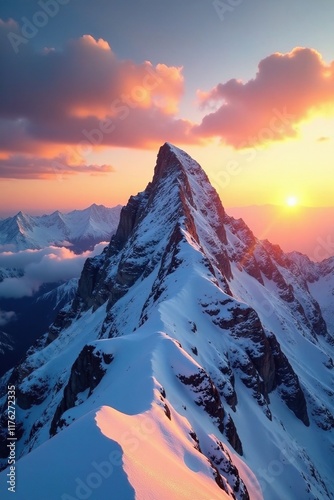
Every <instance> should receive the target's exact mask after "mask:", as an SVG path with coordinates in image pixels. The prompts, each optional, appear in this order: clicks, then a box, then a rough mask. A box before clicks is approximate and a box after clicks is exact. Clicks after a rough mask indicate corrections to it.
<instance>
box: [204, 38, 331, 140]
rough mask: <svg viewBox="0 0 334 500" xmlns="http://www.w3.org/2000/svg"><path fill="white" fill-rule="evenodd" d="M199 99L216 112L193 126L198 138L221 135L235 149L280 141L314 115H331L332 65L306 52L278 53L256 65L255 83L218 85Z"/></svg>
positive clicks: (229, 82)
mask: <svg viewBox="0 0 334 500" xmlns="http://www.w3.org/2000/svg"><path fill="white" fill-rule="evenodd" d="M198 98H199V102H200V105H201V107H202V108H203V107H206V106H208V107H209V108H210V107H211V109H212V107H214V108H215V109H214V110H213V111H212V112H210V113H209V114H207V115H206V116H205V117H204V118H203V120H202V123H201V124H200V125H199V126H197V127H195V128H194V133H195V134H197V135H198V136H200V137H215V136H216V137H220V138H221V139H222V140H223V141H224V142H226V143H227V144H230V145H232V146H234V147H236V148H244V147H250V146H255V145H259V144H263V143H266V142H270V141H279V140H283V139H285V138H286V137H294V136H296V135H297V133H298V124H299V123H300V122H301V121H303V120H305V119H307V118H309V117H310V116H311V115H312V114H313V113H322V114H326V113H328V112H333V109H334V61H333V62H331V63H330V64H327V63H326V62H325V61H324V60H323V59H322V56H321V54H320V53H319V52H317V51H316V50H314V49H309V48H302V47H297V48H295V49H293V50H292V51H291V52H289V53H287V54H281V53H278V52H277V53H274V54H272V55H270V56H268V57H266V58H265V59H263V60H262V61H261V62H260V63H259V66H258V72H257V74H256V76H255V78H254V79H252V80H249V81H248V82H246V83H243V82H242V81H240V80H236V79H233V80H229V81H228V82H226V83H219V84H218V85H217V86H216V87H214V88H213V89H212V90H210V91H209V92H203V91H199V93H198ZM217 106H218V109H217Z"/></svg>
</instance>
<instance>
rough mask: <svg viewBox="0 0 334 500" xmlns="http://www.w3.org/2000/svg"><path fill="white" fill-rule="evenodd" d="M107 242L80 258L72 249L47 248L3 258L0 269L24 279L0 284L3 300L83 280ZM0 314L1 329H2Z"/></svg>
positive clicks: (3, 255) (7, 279)
mask: <svg viewBox="0 0 334 500" xmlns="http://www.w3.org/2000/svg"><path fill="white" fill-rule="evenodd" d="M107 244H108V243H107V242H101V243H98V244H97V245H95V247H94V250H93V251H87V252H84V253H82V254H80V255H77V254H75V253H74V252H72V251H71V250H70V249H69V248H65V247H61V248H57V247H52V246H51V247H46V248H43V249H42V250H23V251H21V252H16V253H14V252H3V253H1V254H0V267H2V268H7V269H18V270H22V271H23V273H24V274H23V276H18V277H10V278H5V279H4V280H3V281H2V282H1V283H0V298H20V297H31V296H32V295H33V294H34V293H36V292H37V291H38V290H39V289H40V287H41V286H42V285H43V284H44V283H56V282H63V281H67V280H69V279H71V278H77V277H79V276H80V273H81V271H82V268H83V265H84V262H85V260H86V259H87V258H88V257H93V256H94V255H98V254H99V253H101V252H102V250H103V248H104V247H105V246H106V245H107ZM1 318H2V316H1V314H0V325H1Z"/></svg>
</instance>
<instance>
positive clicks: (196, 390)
mask: <svg viewBox="0 0 334 500" xmlns="http://www.w3.org/2000/svg"><path fill="white" fill-rule="evenodd" d="M178 378H179V379H180V381H181V382H182V383H183V384H184V385H186V386H189V388H190V390H191V392H192V394H193V395H194V401H195V403H196V404H197V405H198V406H202V407H203V409H204V411H205V412H206V413H207V414H208V415H210V417H211V418H212V419H213V421H214V422H215V423H216V425H217V427H218V429H219V430H220V432H221V433H225V435H226V437H227V439H228V440H229V443H230V444H231V445H232V446H233V448H234V449H235V450H236V451H237V452H238V453H239V454H240V455H242V454H243V450H242V444H241V441H240V438H239V436H238V433H237V430H236V427H235V425H234V422H233V420H232V418H231V417H230V416H229V415H227V414H226V413H225V410H224V408H223V405H222V402H221V399H220V396H219V392H218V390H217V388H216V386H215V385H214V383H213V381H212V380H211V378H210V377H209V375H208V374H207V373H206V371H205V370H203V368H202V369H199V370H198V371H197V372H196V373H194V374H192V375H188V376H186V375H182V374H179V375H178Z"/></svg>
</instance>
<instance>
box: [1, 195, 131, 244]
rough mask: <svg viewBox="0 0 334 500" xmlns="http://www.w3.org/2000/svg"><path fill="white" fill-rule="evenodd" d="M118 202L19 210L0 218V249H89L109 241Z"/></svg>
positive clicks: (118, 211)
mask: <svg viewBox="0 0 334 500" xmlns="http://www.w3.org/2000/svg"><path fill="white" fill-rule="evenodd" d="M121 208H122V207H121V205H118V206H116V207H114V208H107V207H105V206H103V205H96V204H93V205H91V206H90V207H88V208H86V209H84V210H73V211H72V212H69V213H62V212H59V211H58V210H57V211H56V212H53V213H52V214H49V215H41V216H31V215H28V214H25V213H23V212H19V213H18V214H16V215H15V216H14V217H8V218H6V219H3V220H0V251H1V249H2V250H11V251H14V252H16V251H19V250H27V249H41V248H44V247H47V246H50V245H54V246H58V247H60V246H69V247H71V248H72V249H73V250H74V251H75V252H77V253H79V252H83V251H85V250H91V249H92V248H93V247H94V245H96V244H97V243H100V242H101V241H109V240H110V237H111V235H112V234H113V233H114V232H115V230H116V227H117V224H118V222H119V216H120V211H121Z"/></svg>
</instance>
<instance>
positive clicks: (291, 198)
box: [285, 196, 298, 207]
mask: <svg viewBox="0 0 334 500" xmlns="http://www.w3.org/2000/svg"><path fill="white" fill-rule="evenodd" d="M285 202H286V204H287V205H288V207H295V206H296V205H297V204H298V198H297V197H296V196H288V197H287V199H286V200H285Z"/></svg>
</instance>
